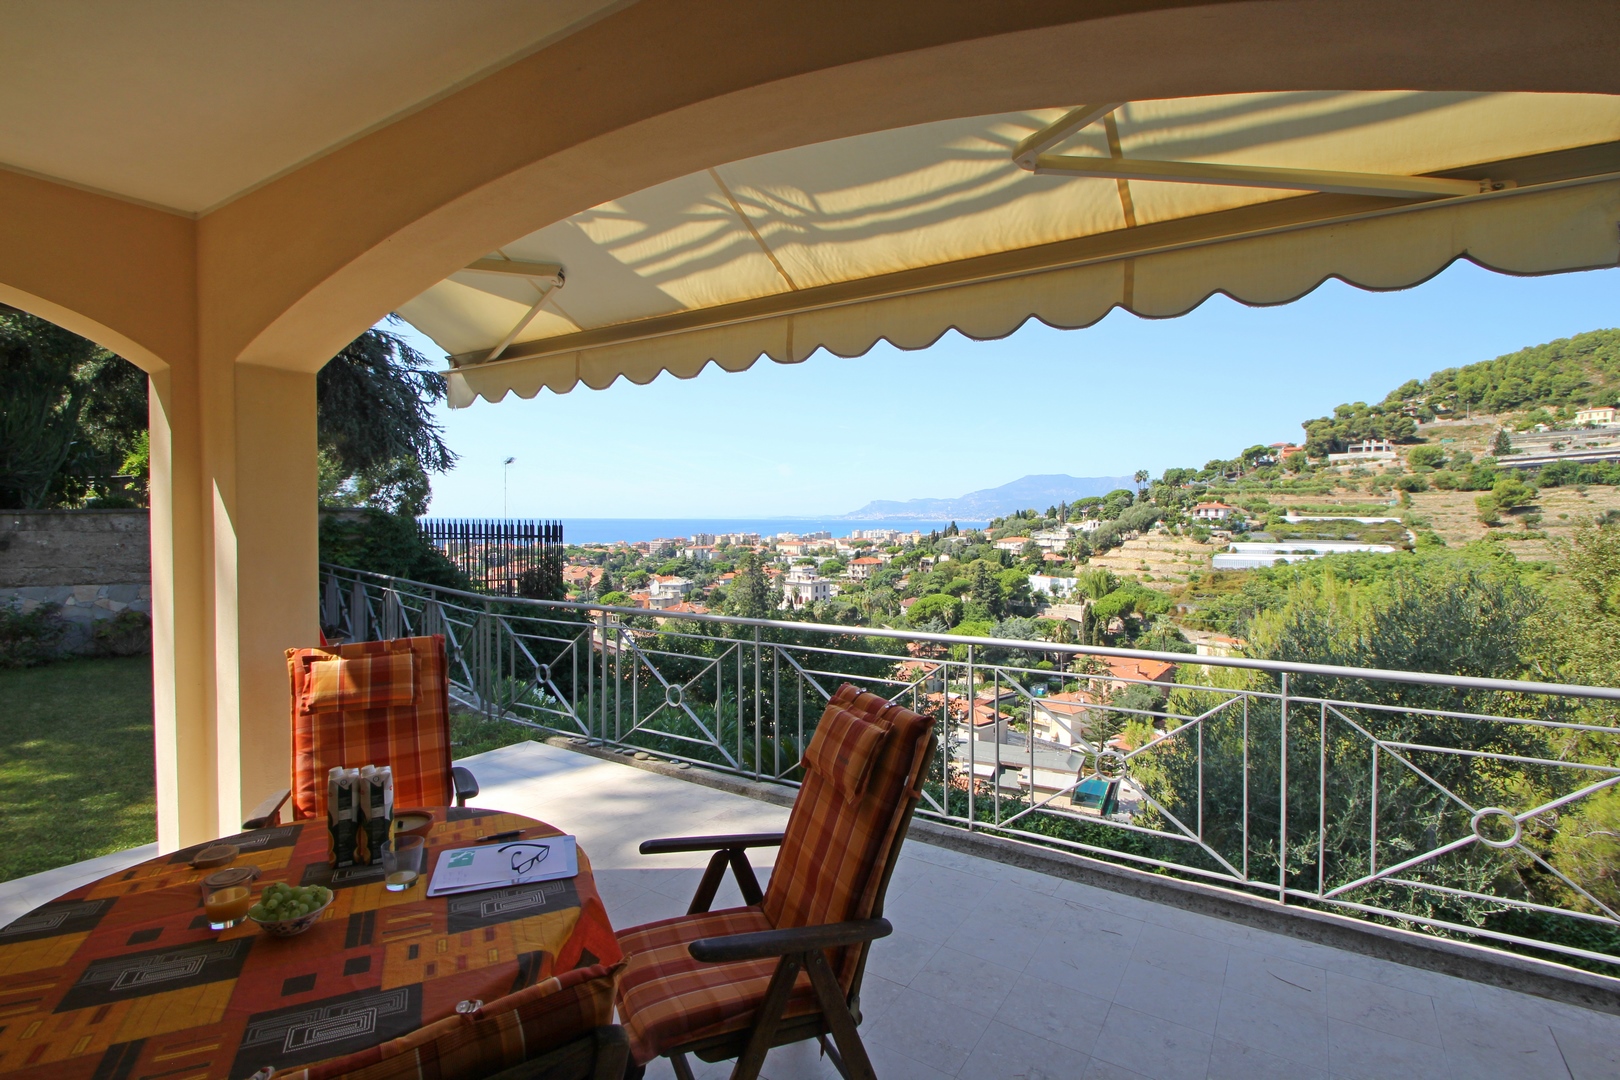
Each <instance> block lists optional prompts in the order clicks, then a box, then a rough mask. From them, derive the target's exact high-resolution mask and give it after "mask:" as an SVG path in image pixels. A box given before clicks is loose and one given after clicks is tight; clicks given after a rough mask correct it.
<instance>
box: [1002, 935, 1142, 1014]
mask: <svg viewBox="0 0 1620 1080" xmlns="http://www.w3.org/2000/svg"><path fill="white" fill-rule="evenodd" d="M1132 947H1133V946H1132V944H1131V943H1130V942H1129V941H1127V940H1124V939H1121V938H1118V937H1112V936H1109V935H1108V934H1102V933H1099V934H1091V933H1087V932H1084V931H1081V932H1078V933H1066V934H1056V933H1054V934H1052V935H1051V937H1050V939H1049V941H1048V942H1047V947H1046V948H1043V949H1041V950H1039V951H1038V952H1036V953H1035V955H1034V956H1032V957H1030V958H1029V963H1027V964H1025V965H1024V974H1026V975H1033V976H1034V977H1035V978H1037V979H1045V980H1046V981H1047V982H1050V983H1056V984H1058V985H1059V986H1066V987H1069V988H1070V989H1073V990H1079V991H1080V992H1082V993H1085V994H1090V995H1092V996H1094V997H1100V998H1112V997H1113V995H1114V991H1115V990H1116V989H1118V987H1119V980H1120V978H1121V977H1122V976H1124V974H1125V969H1126V968H1127V967H1129V966H1130V962H1131V949H1132Z"/></svg>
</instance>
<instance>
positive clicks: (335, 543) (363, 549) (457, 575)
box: [320, 510, 472, 589]
mask: <svg viewBox="0 0 1620 1080" xmlns="http://www.w3.org/2000/svg"><path fill="white" fill-rule="evenodd" d="M320 558H321V562H323V563H336V564H337V565H339V566H346V567H348V568H349V569H351V570H368V571H370V572H371V573H373V574H387V575H389V576H390V577H402V578H409V579H410V580H412V581H420V582H424V583H426V584H428V585H438V586H441V587H443V588H447V589H470V588H471V587H472V586H471V584H470V583H469V582H468V581H467V577H466V575H465V574H463V573H462V572H461V571H460V570H459V569H458V568H457V567H456V565H455V564H454V563H452V562H451V561H450V560H449V559H447V558H445V557H444V553H443V552H441V551H440V550H439V549H438V548H436V547H434V546H433V545H432V544H431V543H429V542H428V540H427V538H426V537H424V536H423V535H422V530H421V529H420V528H419V527H418V526H417V524H416V519H415V518H412V517H407V516H405V515H402V514H390V513H387V512H386V511H382V510H359V511H348V512H344V513H324V514H322V515H321V534H320Z"/></svg>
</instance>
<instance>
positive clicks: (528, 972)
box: [0, 809, 619, 1080]
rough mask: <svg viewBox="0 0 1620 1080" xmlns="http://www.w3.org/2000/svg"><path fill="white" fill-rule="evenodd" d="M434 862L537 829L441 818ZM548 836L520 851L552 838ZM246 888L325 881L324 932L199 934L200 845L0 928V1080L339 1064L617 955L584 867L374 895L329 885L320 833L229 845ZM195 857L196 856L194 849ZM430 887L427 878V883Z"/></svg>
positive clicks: (465, 813)
mask: <svg viewBox="0 0 1620 1080" xmlns="http://www.w3.org/2000/svg"><path fill="white" fill-rule="evenodd" d="M433 814H434V818H435V822H434V828H433V831H432V833H431V834H430V835H429V836H428V839H427V845H428V852H427V867H428V868H429V869H431V868H432V867H433V865H434V862H435V860H436V859H437V852H438V850H440V849H443V848H445V847H455V846H459V845H462V844H466V843H468V842H470V841H472V840H473V839H474V838H475V837H478V836H481V835H484V834H487V833H491V832H499V831H502V830H506V829H515V828H522V827H524V826H532V825H536V824H538V823H537V822H535V821H533V820H532V819H530V818H525V817H520V816H518V815H516V814H500V813H493V812H490V811H485V810H473V809H451V810H444V809H438V810H434V811H433ZM558 831H559V830H555V829H552V828H550V827H549V826H546V827H544V828H542V829H541V830H539V831H536V832H533V833H529V834H527V835H526V837H525V838H529V837H538V836H543V835H555V834H556V833H557V832H558ZM225 839H226V840H227V841H228V842H230V843H233V844H238V845H240V846H241V848H242V854H241V855H240V856H239V857H238V858H237V860H236V862H235V863H234V864H233V865H238V866H240V865H244V864H248V863H252V864H255V865H257V866H259V867H260V868H261V869H262V870H263V872H264V873H263V877H262V878H261V879H260V881H259V882H258V886H256V887H262V886H263V885H264V884H267V883H269V882H271V881H287V882H291V883H294V884H305V885H309V884H316V883H319V884H324V885H330V886H331V888H332V889H333V891H334V892H335V893H336V895H335V896H334V898H333V900H332V905H331V906H330V907H329V908H327V909H326V912H325V914H324V916H323V918H322V919H321V921H320V922H319V923H317V924H316V925H315V926H314V927H313V928H312V929H310V930H309V931H307V932H306V933H304V934H301V935H299V936H298V937H293V938H273V937H271V936H269V935H268V934H265V933H263V932H261V931H260V930H259V929H258V927H257V926H256V925H255V924H254V923H252V922H251V921H245V922H243V923H242V924H241V925H239V926H236V927H233V928H232V929H230V930H226V931H223V932H221V933H213V932H211V931H210V930H209V929H208V919H207V917H206V916H205V915H204V914H203V912H202V901H201V896H200V894H199V891H198V885H197V883H198V881H199V880H200V879H201V878H202V876H203V875H204V874H205V873H208V872H209V871H198V870H193V869H192V868H191V867H190V865H189V860H190V858H191V856H192V854H193V853H194V852H195V851H196V850H197V849H196V848H188V849H186V850H184V851H179V852H176V853H174V854H173V855H166V856H161V857H159V858H157V859H153V860H151V861H150V862H145V863H142V864H141V865H139V866H137V867H134V868H133V869H130V870H124V871H120V872H119V873H116V874H112V875H110V876H108V877H105V878H102V879H101V880H100V881H97V882H95V883H93V884H91V885H87V886H84V887H83V888H80V889H76V890H74V891H73V892H71V893H68V894H67V895H66V896H63V897H61V898H59V899H57V900H53V901H52V902H50V903H48V904H45V905H44V906H43V907H39V908H36V909H35V910H33V911H31V912H29V913H28V914H27V915H24V916H23V917H22V918H21V919H18V920H17V921H16V922H14V923H12V924H11V925H10V926H7V927H5V928H4V929H0V1076H3V1077H5V1078H6V1080H14V1078H16V1080H22V1078H27V1080H81V1078H82V1080H245V1078H247V1077H249V1076H251V1075H252V1074H253V1073H254V1072H255V1071H257V1070H258V1069H260V1068H262V1067H263V1066H266V1065H273V1066H275V1067H276V1068H277V1069H283V1068H287V1067H288V1066H294V1065H302V1064H306V1063H309V1062H312V1061H319V1060H321V1059H323V1058H330V1057H336V1056H338V1055H341V1054H347V1053H351V1052H353V1051H355V1050H359V1049H363V1048H364V1047H367V1046H371V1045H374V1044H376V1043H379V1042H383V1041H386V1040H388V1039H392V1038H394V1037H396V1036H398V1035H401V1034H404V1033H405V1032H407V1031H410V1030H412V1029H413V1028H416V1027H419V1026H421V1025H422V1024H424V1023H431V1022H432V1021H434V1020H438V1019H441V1018H443V1017H445V1016H448V1015H451V1014H452V1013H454V1012H455V1008H456V1004H457V1002H460V1001H462V1000H464V999H467V998H480V999H482V1000H484V1001H486V1002H487V1001H493V1000H494V999H496V998H498V997H500V996H502V995H503V994H509V993H511V992H513V991H514V990H518V989H521V988H522V987H524V986H528V985H530V984H531V983H533V982H535V981H537V980H539V979H543V978H547V977H549V976H551V975H552V974H554V973H557V972H563V971H568V970H571V969H573V968H575V967H582V966H586V965H590V964H594V963H598V962H604V963H614V962H617V960H618V959H619V948H618V945H617V943H616V942H615V941H614V937H613V929H612V927H611V925H610V924H609V923H608V919H607V913H606V912H605V911H604V910H603V907H602V901H601V898H600V897H599V896H598V895H597V893H596V886H595V884H594V882H593V880H592V878H591V871H590V863H589V861H588V860H587V859H586V858H585V853H584V852H583V851H581V852H580V853H579V876H578V877H576V878H571V879H567V880H562V881H548V882H541V883H538V884H534V885H523V886H518V887H515V888H507V889H492V890H487V891H484V892H477V893H466V894H463V895H461V896H441V897H438V898H436V899H429V898H428V897H427V895H426V889H425V885H423V884H418V885H417V886H416V887H415V888H414V889H411V890H409V891H406V892H402V893H391V892H388V891H386V890H385V889H384V888H383V885H382V868H381V867H380V866H378V867H355V868H350V869H345V870H339V871H335V872H334V871H333V870H332V869H331V868H330V867H329V866H328V865H327V862H326V852H327V840H326V826H325V824H324V823H305V824H295V825H283V826H278V827H276V828H269V829H260V830H258V831H256V832H249V833H243V834H242V835H240V836H232V837H227V838H225ZM199 846H201V845H199ZM426 876H427V875H424V880H425V878H426Z"/></svg>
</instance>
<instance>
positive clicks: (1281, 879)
mask: <svg viewBox="0 0 1620 1080" xmlns="http://www.w3.org/2000/svg"><path fill="white" fill-rule="evenodd" d="M1279 679H1280V680H1281V683H1282V694H1281V695H1280V697H1279V700H1278V703H1279V704H1280V705H1281V706H1282V708H1281V717H1282V739H1281V742H1280V744H1279V745H1280V751H1279V754H1278V763H1279V766H1280V768H1279V770H1278V771H1279V774H1280V779H1279V781H1278V796H1279V799H1278V805H1279V812H1278V814H1277V903H1279V904H1286V903H1288V672H1286V671H1285V672H1283V673H1282V675H1281V676H1279Z"/></svg>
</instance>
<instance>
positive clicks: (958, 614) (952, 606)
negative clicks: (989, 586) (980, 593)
mask: <svg viewBox="0 0 1620 1080" xmlns="http://www.w3.org/2000/svg"><path fill="white" fill-rule="evenodd" d="M906 618H907V619H908V620H909V621H910V622H911V624H912V625H913V626H920V625H922V624H923V623H928V622H939V623H941V624H943V625H944V627H945V629H947V630H949V629H950V628H951V627H953V626H955V625H956V624H957V623H959V622H961V621H962V601H960V600H958V599H957V598H956V597H954V596H947V595H945V594H944V593H929V594H928V595H927V596H923V597H919V598H918V600H917V602H916V603H915V604H912V605H911V609H910V610H909V611H907V612H906Z"/></svg>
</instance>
